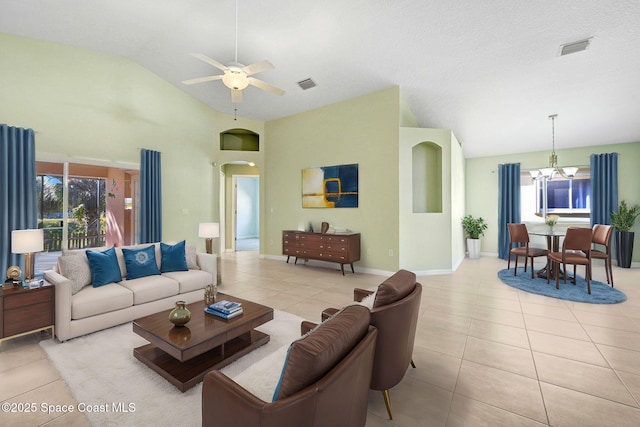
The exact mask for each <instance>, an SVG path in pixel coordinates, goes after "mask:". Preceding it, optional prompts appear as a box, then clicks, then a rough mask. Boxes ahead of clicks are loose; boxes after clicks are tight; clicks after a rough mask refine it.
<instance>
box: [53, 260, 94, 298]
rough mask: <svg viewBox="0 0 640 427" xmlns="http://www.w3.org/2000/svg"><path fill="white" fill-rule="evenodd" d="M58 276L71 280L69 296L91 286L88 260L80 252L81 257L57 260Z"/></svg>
mask: <svg viewBox="0 0 640 427" xmlns="http://www.w3.org/2000/svg"><path fill="white" fill-rule="evenodd" d="M58 266H59V268H60V274H62V275H63V276H64V277H66V278H67V279H69V280H71V295H75V294H76V293H78V291H79V290H80V289H82V288H84V287H85V286H87V285H90V284H91V268H90V267H89V259H88V258H87V255H86V254H85V253H84V251H83V252H82V255H70V256H61V257H59V258H58Z"/></svg>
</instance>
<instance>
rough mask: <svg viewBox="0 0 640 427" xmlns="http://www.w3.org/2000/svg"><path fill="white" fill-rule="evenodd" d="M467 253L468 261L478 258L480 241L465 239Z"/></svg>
mask: <svg viewBox="0 0 640 427" xmlns="http://www.w3.org/2000/svg"><path fill="white" fill-rule="evenodd" d="M467 251H468V252H469V258H470V259H478V258H480V239H467Z"/></svg>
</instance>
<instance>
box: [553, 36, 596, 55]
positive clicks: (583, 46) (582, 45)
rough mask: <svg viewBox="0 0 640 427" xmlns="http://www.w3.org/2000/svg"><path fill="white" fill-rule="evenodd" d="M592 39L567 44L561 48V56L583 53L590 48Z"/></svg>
mask: <svg viewBox="0 0 640 427" xmlns="http://www.w3.org/2000/svg"><path fill="white" fill-rule="evenodd" d="M589 43H591V39H585V40H580V41H577V42H573V43H567V44H563V45H562V46H560V56H564V55H569V54H570V53H576V52H582V51H583V50H587V48H589Z"/></svg>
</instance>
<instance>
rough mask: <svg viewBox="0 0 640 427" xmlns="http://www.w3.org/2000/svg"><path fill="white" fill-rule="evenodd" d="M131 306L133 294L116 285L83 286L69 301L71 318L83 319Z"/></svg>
mask: <svg viewBox="0 0 640 427" xmlns="http://www.w3.org/2000/svg"><path fill="white" fill-rule="evenodd" d="M132 305H133V293H132V292H131V291H130V290H128V289H126V288H123V287H122V286H120V285H119V284H117V283H111V284H108V285H104V286H100V287H98V288H94V287H92V286H85V287H84V288H82V289H81V290H80V291H79V292H78V293H77V294H75V295H74V296H73V298H72V299H71V318H72V319H74V320H76V319H84V318H85V317H91V316H95V315H97V314H102V313H108V312H110V311H115V310H120V309H123V308H127V307H131V306H132Z"/></svg>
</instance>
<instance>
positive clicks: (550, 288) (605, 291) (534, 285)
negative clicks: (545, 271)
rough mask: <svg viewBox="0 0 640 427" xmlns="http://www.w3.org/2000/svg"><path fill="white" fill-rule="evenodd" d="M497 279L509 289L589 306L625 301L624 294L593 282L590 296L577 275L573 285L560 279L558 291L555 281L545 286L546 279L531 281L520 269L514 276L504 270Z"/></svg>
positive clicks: (528, 275)
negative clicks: (509, 287)
mask: <svg viewBox="0 0 640 427" xmlns="http://www.w3.org/2000/svg"><path fill="white" fill-rule="evenodd" d="M498 277H499V278H500V280H502V281H503V282H504V283H505V284H507V285H509V286H511V287H514V288H517V289H520V290H522V291H527V292H531V293H532V294H538V295H544V296H547V297H552V298H558V299H564V300H569V301H576V302H586V303H591V304H618V303H620V302H623V301H626V300H627V296H626V295H625V294H624V292H621V291H619V290H617V289H616V288H612V287H611V286H609V285H607V284H606V283H602V282H598V281H595V280H592V281H591V295H589V294H588V293H587V282H586V281H585V280H584V278H583V277H582V276H580V275H578V279H577V281H576V284H575V285H574V284H573V283H571V281H570V280H569V279H567V283H564V282H563V280H562V278H560V289H556V281H555V280H554V279H551V280H550V281H549V284H547V279H541V278H539V277H536V278H535V279H532V278H531V272H529V271H528V272H526V273H525V272H524V268H520V267H519V268H518V274H517V275H516V276H514V275H513V269H510V270H506V269H505V270H500V271H499V272H498Z"/></svg>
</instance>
